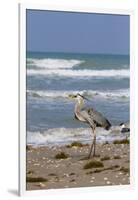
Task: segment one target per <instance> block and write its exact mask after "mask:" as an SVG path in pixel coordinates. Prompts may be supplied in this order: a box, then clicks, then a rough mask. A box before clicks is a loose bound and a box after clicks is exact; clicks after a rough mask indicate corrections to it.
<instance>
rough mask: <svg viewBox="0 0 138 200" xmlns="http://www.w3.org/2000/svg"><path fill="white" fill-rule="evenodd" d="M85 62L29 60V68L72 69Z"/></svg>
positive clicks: (46, 59)
mask: <svg viewBox="0 0 138 200" xmlns="http://www.w3.org/2000/svg"><path fill="white" fill-rule="evenodd" d="M83 62H84V61H83V60H75V59H70V60H67V59H51V58H45V59H32V58H28V59H27V66H28V67H36V68H38V69H51V70H52V69H54V70H55V69H70V68H73V67H74V66H76V65H79V64H81V63H83Z"/></svg>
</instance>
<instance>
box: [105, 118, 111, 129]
mask: <svg viewBox="0 0 138 200" xmlns="http://www.w3.org/2000/svg"><path fill="white" fill-rule="evenodd" d="M111 126H112V125H111V123H110V122H109V121H108V120H106V126H105V129H106V130H109V129H110V128H111Z"/></svg>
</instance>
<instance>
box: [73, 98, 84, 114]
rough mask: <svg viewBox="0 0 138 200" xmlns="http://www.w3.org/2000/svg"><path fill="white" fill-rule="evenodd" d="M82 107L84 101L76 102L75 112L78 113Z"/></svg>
mask: <svg viewBox="0 0 138 200" xmlns="http://www.w3.org/2000/svg"><path fill="white" fill-rule="evenodd" d="M83 106H84V101H83V100H78V101H77V102H76V104H75V112H78V111H80V110H81V109H82V108H83Z"/></svg>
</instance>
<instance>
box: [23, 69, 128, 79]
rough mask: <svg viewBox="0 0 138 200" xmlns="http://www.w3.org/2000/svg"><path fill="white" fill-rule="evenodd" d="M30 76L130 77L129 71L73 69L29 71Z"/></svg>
mask: <svg viewBox="0 0 138 200" xmlns="http://www.w3.org/2000/svg"><path fill="white" fill-rule="evenodd" d="M27 74H28V75H31V76H32V75H43V76H64V77H113V78H120V77H123V78H127V77H129V75H130V72H129V70H127V69H121V70H113V69H112V70H87V69H84V70H71V69H67V70H65V69H56V70H55V69H49V70H44V69H42V70H34V69H30V70H27Z"/></svg>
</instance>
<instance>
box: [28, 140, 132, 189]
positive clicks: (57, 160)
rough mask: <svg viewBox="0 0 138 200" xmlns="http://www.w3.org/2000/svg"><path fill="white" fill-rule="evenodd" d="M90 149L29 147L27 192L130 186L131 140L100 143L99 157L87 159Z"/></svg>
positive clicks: (74, 144)
mask: <svg viewBox="0 0 138 200" xmlns="http://www.w3.org/2000/svg"><path fill="white" fill-rule="evenodd" d="M89 148H90V146H89V145H88V144H86V145H82V144H81V143H72V144H70V145H66V146H56V147H48V146H42V147H33V146H27V171H26V177H27V190H37V189H38V190H40V189H55V188H75V187H92V186H106V185H128V184H129V183H130V180H129V175H130V166H129V165H130V162H129V161H130V159H129V141H128V140H122V141H114V142H113V143H110V144H109V143H108V142H107V143H104V144H97V149H96V154H97V156H96V157H95V158H91V159H89V160H87V159H86V156H87V155H88V152H89Z"/></svg>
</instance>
